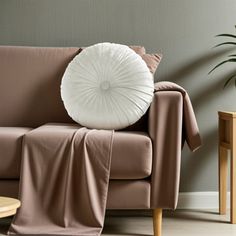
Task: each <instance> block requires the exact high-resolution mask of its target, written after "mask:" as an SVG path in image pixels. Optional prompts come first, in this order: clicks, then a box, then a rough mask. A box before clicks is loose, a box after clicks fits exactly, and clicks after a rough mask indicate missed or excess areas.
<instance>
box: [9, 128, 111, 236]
mask: <svg viewBox="0 0 236 236" xmlns="http://www.w3.org/2000/svg"><path fill="white" fill-rule="evenodd" d="M112 142H113V131H104V130H88V129H86V128H83V127H80V126H78V125H63V124H60V125H57V124H48V125H44V126H41V127H39V128H37V129H35V130H33V131H31V132H29V133H28V134H26V135H25V137H24V140H23V155H22V171H21V182H20V199H21V201H22V206H21V208H20V209H19V210H18V212H17V215H16V216H15V218H14V220H13V222H12V225H11V227H10V230H9V233H10V234H17V235H20V234H29V235H32V234H37V235H45V234H51V235H100V234H101V230H102V226H103V222H104V216H105V209H106V200H107V192H108V184H109V175H110V162H111V150H112Z"/></svg>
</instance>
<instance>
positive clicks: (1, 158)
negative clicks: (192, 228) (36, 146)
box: [0, 127, 31, 179]
mask: <svg viewBox="0 0 236 236" xmlns="http://www.w3.org/2000/svg"><path fill="white" fill-rule="evenodd" d="M30 130H31V129H30V128H19V127H18V128H17V127H16V128H14V127H0V163H1V164H0V179H2V178H4V179H15V178H19V176H20V160H21V147H22V138H23V135H24V134H26V133H27V132H29V131H30Z"/></svg>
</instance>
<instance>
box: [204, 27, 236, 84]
mask: <svg viewBox="0 0 236 236" xmlns="http://www.w3.org/2000/svg"><path fill="white" fill-rule="evenodd" d="M235 28H236V26H235ZM216 37H226V38H229V39H230V40H229V41H226V42H222V43H220V44H217V45H216V46H215V47H214V48H216V47H222V46H224V45H234V46H236V35H234V34H218V35H216ZM229 62H236V54H230V55H229V56H228V58H227V59H225V60H224V61H222V62H220V63H219V64H217V65H216V66H215V67H214V68H213V69H212V70H211V71H210V72H209V73H208V74H211V73H212V72H213V71H214V70H215V69H217V68H218V67H220V66H222V65H224V64H226V63H229ZM231 80H234V82H235V83H234V84H235V87H236V73H234V74H232V75H231V76H230V77H229V78H227V79H226V82H225V84H224V88H225V87H226V86H227V85H228V84H229V82H230V81H231Z"/></svg>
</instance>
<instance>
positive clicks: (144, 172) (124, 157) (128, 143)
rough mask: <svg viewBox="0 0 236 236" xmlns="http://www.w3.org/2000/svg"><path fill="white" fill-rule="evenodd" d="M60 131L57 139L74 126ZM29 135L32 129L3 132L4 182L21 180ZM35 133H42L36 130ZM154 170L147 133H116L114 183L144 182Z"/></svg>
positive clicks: (0, 140)
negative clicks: (23, 151)
mask: <svg viewBox="0 0 236 236" xmlns="http://www.w3.org/2000/svg"><path fill="white" fill-rule="evenodd" d="M51 125H54V124H51ZM55 125H57V126H58V124H55ZM73 126H74V124H73ZM58 127H59V129H61V130H60V131H61V132H58V133H57V135H60V133H63V130H64V129H69V128H70V127H71V125H68V126H65V124H64V125H61V126H60V125H59V126H58ZM29 131H30V129H29V128H0V163H1V165H0V179H18V178H19V177H20V161H21V143H22V138H23V135H24V134H26V136H27V132H29ZM35 132H39V131H37V129H34V133H35ZM44 132H46V131H44ZM48 132H50V130H49V131H48ZM40 135H41V136H42V134H40ZM52 138H53V136H52ZM151 168H152V142H151V139H150V138H149V136H148V135H147V134H146V133H144V132H132V131H118V132H115V133H114V141H113V147H112V160H111V177H110V178H111V179H143V178H146V177H148V176H150V174H151Z"/></svg>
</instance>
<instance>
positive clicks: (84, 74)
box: [61, 43, 154, 130]
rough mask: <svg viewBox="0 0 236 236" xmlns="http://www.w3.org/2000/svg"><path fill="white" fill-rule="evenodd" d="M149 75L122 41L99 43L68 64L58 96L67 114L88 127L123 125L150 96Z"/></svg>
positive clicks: (143, 110)
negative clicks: (117, 42)
mask: <svg viewBox="0 0 236 236" xmlns="http://www.w3.org/2000/svg"><path fill="white" fill-rule="evenodd" d="M153 91H154V85H153V77H152V75H151V73H150V71H149V69H148V67H147V65H146V63H145V62H144V61H143V60H142V59H141V57H140V56H139V55H137V53H135V52H134V51H133V50H132V49H130V48H129V47H128V46H126V45H120V44H114V43H99V44H95V45H93V46H90V47H87V48H85V49H84V50H83V51H82V52H80V53H79V54H78V55H77V56H76V57H75V58H74V59H73V60H72V61H71V62H70V64H69V65H68V67H67V69H66V71H65V73H64V75H63V78H62V83H61V97H62V100H63V102H64V106H65V108H66V110H67V112H68V114H69V116H70V117H72V119H73V120H74V121H76V122H77V123H79V124H81V125H82V126H85V127H88V128H96V129H115V130H118V129H123V128H125V127H128V126H130V125H132V124H134V123H135V122H137V121H138V120H139V119H140V118H141V117H142V116H143V115H144V114H145V113H146V111H147V109H148V107H149V105H150V103H151V101H152V97H153Z"/></svg>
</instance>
